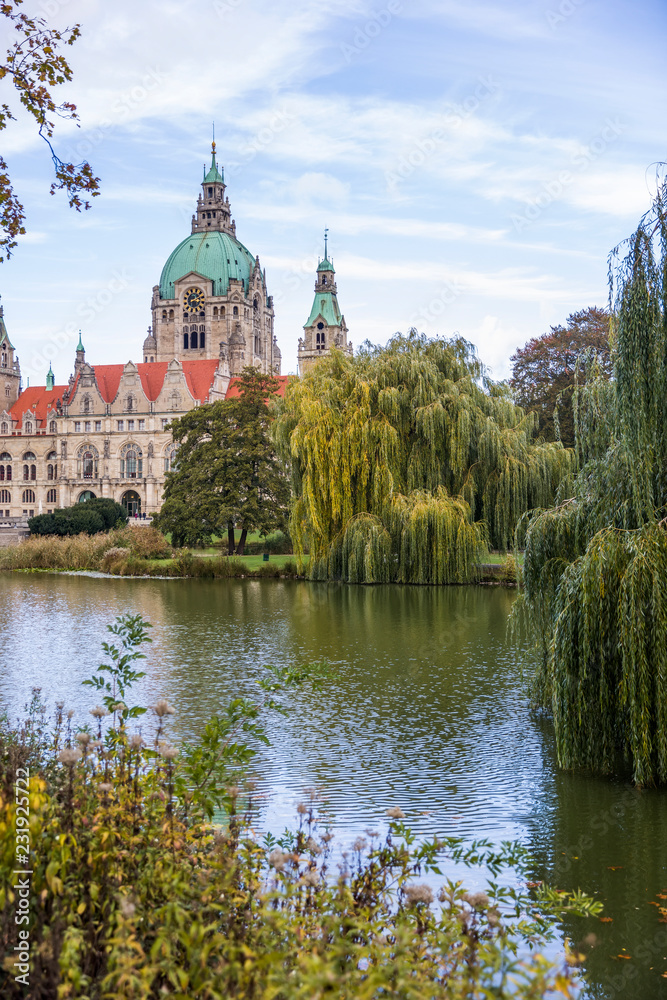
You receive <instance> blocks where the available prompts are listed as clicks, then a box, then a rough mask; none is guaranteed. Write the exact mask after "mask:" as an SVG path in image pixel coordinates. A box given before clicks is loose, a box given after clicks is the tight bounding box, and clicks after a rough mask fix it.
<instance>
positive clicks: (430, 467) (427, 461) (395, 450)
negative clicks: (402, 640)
mask: <svg viewBox="0 0 667 1000" xmlns="http://www.w3.org/2000/svg"><path fill="white" fill-rule="evenodd" d="M536 425H537V419H536V417H535V416H534V415H526V414H524V412H523V411H522V410H521V409H520V408H519V407H517V406H515V405H514V403H513V402H512V400H511V398H510V394H509V390H508V389H507V387H505V386H502V385H496V384H494V383H492V382H490V381H489V380H487V379H486V378H485V375H484V369H483V366H482V365H481V363H480V362H479V360H478V359H477V357H476V355H475V351H474V348H473V347H472V346H471V345H470V344H468V343H466V342H465V341H464V340H462V339H455V340H451V341H444V340H429V339H428V338H427V337H425V336H423V335H421V334H418V333H417V332H416V331H411V332H410V333H409V334H408V335H407V336H403V335H401V334H397V335H396V336H395V337H394V338H393V339H392V340H391V341H390V342H389V343H388V345H387V346H386V347H382V348H380V347H372V346H371V345H368V346H367V347H365V348H364V349H362V350H361V351H360V352H359V353H358V355H357V356H356V357H354V358H347V357H344V356H343V355H342V354H340V353H337V352H332V354H331V355H330V356H329V357H327V358H324V359H322V360H321V361H319V362H318V363H317V365H315V366H313V368H312V370H311V371H310V372H308V373H307V374H306V375H305V376H304V377H303V378H302V379H300V380H299V381H298V382H295V383H293V384H292V385H291V386H289V388H288V390H287V393H286V396H285V400H284V401H283V402H282V403H281V404H280V412H279V416H278V418H277V420H276V424H275V428H274V430H275V436H276V440H277V442H278V445H279V448H280V450H281V453H282V454H283V455H284V457H285V458H286V459H288V460H289V462H290V464H291V469H292V488H293V494H294V502H293V507H292V516H291V534H292V538H293V539H294V542H295V551H297V552H298V551H300V550H301V549H303V547H304V545H305V543H306V540H307V541H308V542H309V544H310V551H311V563H310V571H311V573H312V575H313V576H314V577H317V578H340V579H344V580H348V581H350V582H369V583H370V582H385V581H393V580H396V581H401V582H406V583H447V582H453V581H462V580H469V579H471V578H472V577H473V576H474V573H475V566H476V564H477V563H478V562H479V558H480V555H481V553H482V551H483V549H484V545H485V542H486V541H487V539H488V540H490V541H491V543H492V544H493V545H495V546H498V547H500V548H505V547H507V546H508V544H510V543H511V540H512V537H513V532H514V527H515V525H516V522H517V520H518V518H519V517H521V515H522V514H523V513H524V512H525V511H526V510H528V509H530V508H531V507H534V506H543V505H544V503H545V502H550V498H552V497H553V496H554V491H555V489H556V488H557V486H558V484H559V482H560V480H561V478H562V477H563V476H564V475H566V474H567V473H568V472H569V471H570V469H571V466H572V453H571V452H569V451H566V450H565V449H563V447H562V446H561V445H560V444H537V445H536V444H535V443H534V442H533V438H534V436H535V431H536Z"/></svg>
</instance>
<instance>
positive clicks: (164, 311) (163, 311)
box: [162, 309, 167, 319]
mask: <svg viewBox="0 0 667 1000" xmlns="http://www.w3.org/2000/svg"><path fill="white" fill-rule="evenodd" d="M166 318H167V310H166V309H163V310H162V319H166Z"/></svg>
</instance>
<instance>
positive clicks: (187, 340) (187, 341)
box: [183, 326, 190, 351]
mask: <svg viewBox="0 0 667 1000" xmlns="http://www.w3.org/2000/svg"><path fill="white" fill-rule="evenodd" d="M189 346H190V338H189V337H188V327H187V326H184V327H183V350H184V351H187V349H188V347H189Z"/></svg>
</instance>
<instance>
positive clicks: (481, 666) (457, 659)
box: [0, 574, 667, 1000]
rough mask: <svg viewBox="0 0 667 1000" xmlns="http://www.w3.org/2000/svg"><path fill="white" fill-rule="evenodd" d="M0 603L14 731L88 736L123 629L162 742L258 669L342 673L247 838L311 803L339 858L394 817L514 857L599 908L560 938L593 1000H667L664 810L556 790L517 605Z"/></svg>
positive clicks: (300, 714) (311, 598) (99, 588)
mask: <svg viewBox="0 0 667 1000" xmlns="http://www.w3.org/2000/svg"><path fill="white" fill-rule="evenodd" d="M0 595H1V598H2V599H1V600H0V630H1V634H2V637H3V641H2V646H1V652H0V703H2V705H4V706H5V707H8V708H9V709H10V711H11V712H12V714H17V713H18V712H19V710H20V708H21V706H22V705H23V704H24V703H25V702H26V701H27V700H28V698H29V696H30V690H31V688H32V687H34V686H39V687H41V688H42V690H43V693H44V695H45V697H46V698H47V700H49V701H50V702H53V701H55V700H56V699H61V698H62V699H64V700H65V701H66V702H67V704H68V706H70V707H73V708H75V709H76V711H77V716H76V718H77V719H79V720H81V722H84V721H87V719H88V718H89V717H87V708H88V707H90V706H91V705H92V704H94V702H95V694H94V692H92V691H91V690H90V689H86V688H82V687H81V681H82V680H83V679H84V678H85V677H88V676H90V674H91V672H92V670H93V669H94V667H95V666H96V665H97V664H98V663H99V662H100V659H101V643H102V641H103V639H104V638H105V626H106V625H107V624H108V623H109V622H111V621H112V620H113V619H114V617H115V616H116V615H118V614H121V613H124V612H132V613H141V614H142V615H143V616H144V617H145V618H147V619H148V620H150V621H151V622H152V623H153V625H154V628H153V630H152V636H153V640H154V642H153V644H152V646H151V647H150V648H149V658H148V660H147V661H146V663H145V667H144V669H145V670H146V672H147V676H146V677H145V678H144V679H143V681H142V682H141V683H140V685H139V686H138V689H137V691H136V698H135V700H136V701H141V702H142V703H144V704H147V703H150V701H152V700H154V699H155V698H157V697H166V698H168V699H169V700H170V701H171V702H172V703H173V704H174V705H175V706H176V707H177V709H178V714H177V716H176V717H175V718H174V722H173V726H174V736H175V737H176V738H178V737H181V736H195V735H196V733H197V731H198V730H199V729H200V728H201V726H202V725H203V724H204V723H205V721H206V720H207V719H208V718H209V717H210V716H211V715H212V714H214V713H215V712H216V711H219V710H220V709H221V707H223V706H224V705H225V703H226V702H227V701H228V699H229V698H230V697H232V696H235V695H237V694H246V695H253V694H255V693H256V691H257V685H256V681H257V679H258V678H259V677H260V676H262V675H263V665H264V664H266V663H274V664H277V665H283V664H288V663H302V662H307V661H312V660H321V659H327V660H329V661H331V662H332V663H334V664H336V665H337V666H338V667H339V676H338V679H337V680H336V682H335V683H334V684H331V685H328V686H327V687H326V688H324V689H323V690H320V691H316V692H314V693H313V692H310V691H303V692H301V693H298V694H297V695H295V696H294V700H293V704H292V709H291V712H290V714H289V715H288V716H287V717H283V716H279V715H276V716H273V717H271V718H270V720H269V737H270V740H271V746H270V747H269V748H261V750H260V752H259V754H258V757H257V758H256V760H255V763H254V771H255V776H256V779H257V786H258V788H257V791H258V803H259V814H258V817H257V823H258V826H259V827H260V828H262V829H271V830H273V831H274V832H279V831H280V830H282V829H283V828H284V827H285V826H293V825H294V822H295V808H296V805H297V803H298V802H299V801H301V800H302V798H303V797H304V795H305V794H307V793H306V790H307V789H309V788H313V787H314V788H316V789H317V790H318V792H319V793H320V795H321V797H322V802H323V807H324V808H325V809H326V810H327V812H328V815H329V817H330V822H331V826H332V829H333V830H334V832H335V833H336V835H337V838H338V839H340V840H341V842H343V843H346V842H347V843H351V842H352V840H354V838H355V837H356V836H357V835H359V834H363V832H364V831H365V830H366V829H368V828H374V829H380V830H381V829H383V828H384V825H385V810H386V809H387V808H388V807H389V806H393V805H400V806H401V808H402V809H403V810H404V812H405V813H406V815H407V817H408V821H409V824H410V825H411V826H412V828H413V829H414V830H415V831H417V832H419V833H420V834H424V835H430V834H434V833H437V834H440V835H459V836H462V837H464V838H466V839H473V838H478V837H488V838H489V839H491V840H493V841H494V842H496V843H498V842H500V841H502V840H508V839H516V840H520V841H521V842H522V843H523V844H525V845H526V846H527V847H528V848H530V849H531V851H532V852H533V854H534V856H535V858H536V862H535V871H534V877H535V878H536V879H537V878H548V879H549V880H550V881H552V882H553V883H554V884H557V885H559V886H560V887H563V888H576V887H577V886H581V887H582V888H583V889H585V890H586V891H588V892H591V893H595V894H596V895H597V896H598V897H599V898H601V899H602V900H603V901H604V903H605V907H606V915H607V916H609V917H612V918H613V922H612V923H601V922H599V921H597V920H596V921H593V922H587V923H586V924H585V925H584V924H579V925H578V922H576V921H575V922H573V923H572V924H571V925H569V926H568V927H566V928H565V929H564V930H565V932H566V933H568V934H569V936H571V937H572V938H573V940H575V941H577V940H580V939H581V937H582V936H583V935H585V934H588V933H589V932H590V931H591V930H593V931H594V933H595V934H596V935H597V938H598V945H597V946H596V947H595V948H594V949H593V951H592V952H591V954H590V958H589V960H588V962H587V968H588V970H589V973H590V976H591V986H590V988H589V990H588V993H587V995H588V996H590V997H591V998H592V997H596V998H598V997H599V998H603V997H604V998H609V1000H611V998H619V1000H620V998H623V1000H625V998H627V1000H635V998H644V997H646V998H653V997H656V998H659V997H667V979H663V978H662V973H663V972H667V924H661V923H660V922H659V917H660V913H659V910H658V908H657V907H656V906H651V905H649V904H650V903H651V902H659V903H660V905H664V903H663V901H662V900H660V899H659V898H658V894H663V895H665V896H666V897H667V858H666V856H665V835H664V831H665V829H667V794H666V793H663V792H642V793H639V792H636V791H634V790H632V789H631V788H630V787H629V786H627V785H625V784H623V783H622V782H608V781H600V780H598V779H595V778H591V777H586V776H581V775H577V776H575V775H570V774H563V773H562V772H560V771H559V770H558V768H557V766H556V761H555V758H554V741H553V733H552V730H551V726H550V723H549V721H548V720H546V719H544V718H542V717H540V715H539V714H536V713H534V712H533V711H532V710H531V706H530V704H529V702H528V700H527V698H526V695H525V688H524V683H523V678H522V676H521V670H520V667H519V665H518V664H517V662H516V657H515V656H514V655H513V653H512V651H511V650H510V649H509V648H508V646H507V644H506V642H505V628H506V621H507V615H508V613H509V611H510V609H511V605H512V602H513V600H514V592H513V591H512V590H507V589H503V588H499V587H443V588H427V587H423V588H419V587H346V586H337V585H328V584H305V583H297V582H292V581H274V580H267V581H258V580H257V581H256V580H228V581H224V580H223V581H198V580H169V581H163V580H113V579H112V580H109V579H95V578H89V577H85V578H84V577H72V576H59V575H46V574H13V575H0ZM623 949H625V951H624V950H623ZM622 954H628V955H631V956H632V957H631V958H630V959H622V958H618V957H612V956H618V955H622ZM651 966H652V967H653V968H652V969H651Z"/></svg>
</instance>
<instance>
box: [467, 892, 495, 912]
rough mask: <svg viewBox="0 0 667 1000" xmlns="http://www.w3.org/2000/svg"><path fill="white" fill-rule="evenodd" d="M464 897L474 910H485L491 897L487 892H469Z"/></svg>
mask: <svg viewBox="0 0 667 1000" xmlns="http://www.w3.org/2000/svg"><path fill="white" fill-rule="evenodd" d="M463 898H464V899H465V901H466V903H467V904H468V905H469V906H471V907H472V908H473V910H485V909H486V908H487V906H488V905H489V897H488V896H487V894H486V893H485V892H467V893H466V894H465V896H464V897H463Z"/></svg>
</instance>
